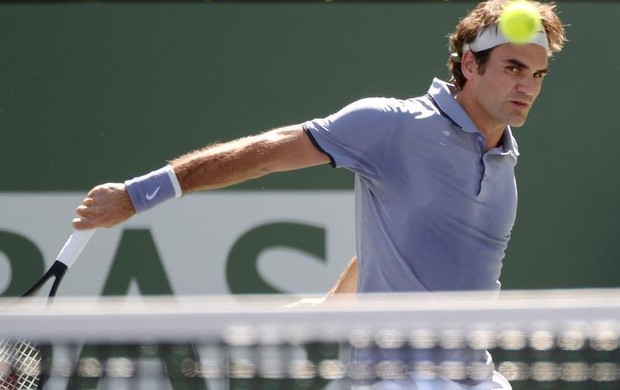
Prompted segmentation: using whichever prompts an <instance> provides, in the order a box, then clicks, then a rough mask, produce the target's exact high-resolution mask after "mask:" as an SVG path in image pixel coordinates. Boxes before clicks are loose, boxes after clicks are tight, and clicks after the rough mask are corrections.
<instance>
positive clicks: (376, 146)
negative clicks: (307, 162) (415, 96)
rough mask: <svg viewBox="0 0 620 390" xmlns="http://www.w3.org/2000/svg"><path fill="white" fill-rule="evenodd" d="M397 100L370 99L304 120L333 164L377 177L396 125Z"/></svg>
mask: <svg viewBox="0 0 620 390" xmlns="http://www.w3.org/2000/svg"><path fill="white" fill-rule="evenodd" d="M395 102H396V101H395V99H387V98H366V99H362V100H358V101H356V102H354V103H352V104H350V105H348V106H346V107H344V108H343V109H342V110H340V111H338V112H337V113H335V114H333V115H330V116H328V117H325V118H322V119H314V120H311V121H308V122H306V123H304V125H303V126H304V129H305V130H306V132H307V133H308V135H309V136H310V137H311V139H312V140H313V142H314V144H315V145H316V146H317V148H319V149H320V150H321V151H322V152H324V153H326V154H327V155H328V156H329V157H330V159H331V162H332V166H334V167H338V168H347V169H350V170H352V171H354V172H356V173H358V174H360V175H362V176H370V177H372V176H375V175H376V174H377V172H378V170H379V169H380V166H381V162H382V160H383V156H384V154H385V152H386V144H387V143H388V142H389V138H390V136H391V132H392V130H393V128H394V122H395V118H396V116H395V113H396V112H397V108H396V104H395Z"/></svg>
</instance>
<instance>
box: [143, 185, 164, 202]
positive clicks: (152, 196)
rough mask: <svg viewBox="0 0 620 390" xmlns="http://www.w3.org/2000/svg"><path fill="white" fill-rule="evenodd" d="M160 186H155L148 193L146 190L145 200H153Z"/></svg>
mask: <svg viewBox="0 0 620 390" xmlns="http://www.w3.org/2000/svg"><path fill="white" fill-rule="evenodd" d="M160 188H161V186H158V187H157V188H155V191H153V192H151V193H150V194H149V193H148V192H147V193H146V200H153V199H154V198H155V197H156V196H157V193H158V192H159V189H160Z"/></svg>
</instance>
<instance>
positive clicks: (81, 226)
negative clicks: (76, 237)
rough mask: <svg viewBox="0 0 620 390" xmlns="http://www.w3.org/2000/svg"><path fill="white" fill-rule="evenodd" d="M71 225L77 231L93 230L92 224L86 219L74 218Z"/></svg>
mask: <svg viewBox="0 0 620 390" xmlns="http://www.w3.org/2000/svg"><path fill="white" fill-rule="evenodd" d="M71 224H72V225H73V228H74V229H77V230H85V229H91V228H92V224H91V223H90V222H89V220H88V219H86V218H74V219H73V221H71Z"/></svg>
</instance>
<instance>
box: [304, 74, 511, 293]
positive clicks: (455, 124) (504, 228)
mask: <svg viewBox="0 0 620 390" xmlns="http://www.w3.org/2000/svg"><path fill="white" fill-rule="evenodd" d="M455 95H456V89H455V88H454V86H452V85H450V84H447V83H445V82H443V81H441V80H438V79H435V80H434V81H433V83H432V85H431V87H430V89H429V91H428V94H427V95H425V96H422V97H418V98H412V99H407V100H399V99H392V98H367V99H362V100H359V101H357V102H354V103H352V104H350V105H348V106H347V107H345V108H343V109H342V110H340V111H339V112H337V113H335V114H333V115H330V116H328V117H326V118H322V119H315V120H312V121H309V122H306V123H305V124H304V128H305V129H306V131H307V133H308V134H309V136H310V137H311V138H312V140H313V142H315V144H316V146H317V147H318V148H319V149H321V150H322V151H323V152H324V153H326V154H327V155H328V156H329V157H330V159H331V161H332V165H333V166H334V167H342V168H346V169H349V170H351V171H353V172H355V198H356V234H357V255H358V266H359V278H358V286H357V291H358V292H401V291H402V292H404V291H449V290H499V287H500V283H499V276H500V271H501V268H502V260H503V258H504V255H505V250H506V247H507V245H508V240H509V239H510V234H511V230H512V227H513V225H514V221H515V216H516V209H517V187H516V182H515V176H514V167H515V165H516V162H517V156H518V155H519V153H518V149H517V144H516V142H515V140H514V138H513V136H512V132H511V130H510V128H509V127H507V128H506V130H505V131H504V135H503V138H502V142H500V145H499V146H498V147H496V148H493V149H491V150H489V151H487V152H485V150H484V147H485V136H484V135H483V134H482V133H481V132H480V131H479V130H478V129H477V128H476V126H475V125H474V123H473V121H472V120H471V118H469V116H468V115H467V113H466V112H465V110H464V109H463V107H461V105H460V104H459V103H458V102H457V101H456V99H455Z"/></svg>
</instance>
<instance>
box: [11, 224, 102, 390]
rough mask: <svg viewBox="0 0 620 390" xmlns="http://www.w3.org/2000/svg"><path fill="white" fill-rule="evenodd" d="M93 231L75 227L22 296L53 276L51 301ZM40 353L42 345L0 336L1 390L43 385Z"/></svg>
mask: <svg viewBox="0 0 620 390" xmlns="http://www.w3.org/2000/svg"><path fill="white" fill-rule="evenodd" d="M94 232H95V230H94V229H92V230H75V231H74V232H73V233H72V234H71V236H69V238H68V239H67V241H66V242H65V245H63V247H62V249H61V250H60V253H58V256H57V257H56V261H54V263H53V264H52V266H51V267H50V268H49V269H48V270H47V272H45V274H44V275H43V276H42V277H41V278H40V279H39V280H37V281H36V282H35V283H34V284H33V285H32V287H30V288H29V289H28V290H26V292H24V293H23V294H22V295H21V297H28V296H32V295H34V294H36V293H37V291H39V290H40V289H41V287H43V286H44V285H45V284H46V283H47V282H48V281H49V280H50V279H52V278H53V279H54V282H53V283H52V287H51V288H50V292H49V294H48V302H51V301H52V300H53V298H54V296H56V292H57V291H58V286H60V282H61V281H62V278H63V277H64V276H65V273H66V272H67V269H69V267H71V266H72V265H73V263H74V262H75V260H76V259H77V258H78V257H79V256H80V254H81V253H82V251H83V250H84V247H86V244H87V243H88V241H89V240H90V238H91V237H92V235H93V233H94ZM43 355H44V353H43V349H42V348H38V347H37V346H36V345H34V344H33V343H30V342H28V341H26V340H16V341H15V340H0V390H18V389H19V390H34V389H40V388H42V387H43V384H44V382H45V380H44V373H43V371H44V370H43V369H42V365H41V361H42V359H43Z"/></svg>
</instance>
